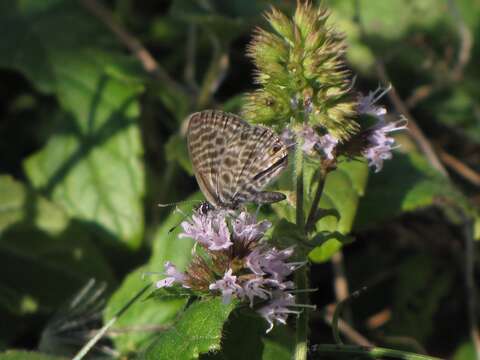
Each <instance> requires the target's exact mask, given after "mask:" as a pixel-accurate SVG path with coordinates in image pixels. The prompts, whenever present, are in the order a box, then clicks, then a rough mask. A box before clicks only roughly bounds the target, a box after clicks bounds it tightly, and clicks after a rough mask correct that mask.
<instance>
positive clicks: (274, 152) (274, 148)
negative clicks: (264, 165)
mask: <svg viewBox="0 0 480 360" xmlns="http://www.w3.org/2000/svg"><path fill="white" fill-rule="evenodd" d="M281 148H282V147H281V146H280V145H278V144H275V145H273V148H272V151H271V153H272V155H273V154H276V153H277V152H279V151H280V149H281Z"/></svg>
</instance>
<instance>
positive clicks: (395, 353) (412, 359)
mask: <svg viewBox="0 0 480 360" xmlns="http://www.w3.org/2000/svg"><path fill="white" fill-rule="evenodd" d="M315 354H316V355H318V358H320V356H321V355H333V354H340V355H341V354H343V355H346V354H349V355H350V356H352V357H353V356H354V355H357V356H366V357H369V358H371V359H379V358H382V359H383V358H384V357H388V358H392V359H403V360H440V359H439V358H436V357H432V356H427V355H420V354H414V353H409V352H406V351H400V350H393V349H385V348H379V347H361V346H351V345H330V344H325V345H323V344H322V345H318V346H317V347H316V352H315Z"/></svg>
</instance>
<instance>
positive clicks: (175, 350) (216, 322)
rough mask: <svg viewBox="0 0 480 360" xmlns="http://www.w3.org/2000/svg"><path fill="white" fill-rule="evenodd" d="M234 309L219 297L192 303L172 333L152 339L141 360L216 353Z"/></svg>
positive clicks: (170, 331)
mask: <svg viewBox="0 0 480 360" xmlns="http://www.w3.org/2000/svg"><path fill="white" fill-rule="evenodd" d="M234 308H235V304H234V302H232V303H230V304H228V305H225V304H223V303H222V300H221V299H220V298H218V297H217V298H212V299H209V300H201V301H197V302H195V303H194V304H193V305H191V306H190V307H189V308H188V309H187V310H186V311H185V312H184V313H183V314H182V316H181V318H180V319H179V321H178V322H177V323H176V324H175V325H173V327H172V328H171V329H169V330H168V331H165V332H164V333H162V334H160V335H159V336H158V337H157V339H155V341H154V342H153V343H152V344H151V345H150V346H149V347H148V348H147V349H146V350H145V351H144V353H143V354H142V356H141V358H142V359H146V360H150V359H152V360H153V359H179V360H180V359H182V360H189V359H198V356H199V355H200V354H203V353H207V352H210V351H216V350H219V349H220V340H221V338H222V329H223V324H224V322H225V321H226V320H227V318H228V316H229V315H230V312H231V311H232V310H233V309H234Z"/></svg>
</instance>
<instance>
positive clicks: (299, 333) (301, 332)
mask: <svg viewBox="0 0 480 360" xmlns="http://www.w3.org/2000/svg"><path fill="white" fill-rule="evenodd" d="M294 181H295V187H296V192H297V204H296V223H297V226H298V229H299V230H300V232H301V233H302V234H304V233H305V217H304V214H303V150H302V139H301V138H300V137H299V138H298V139H297V146H296V150H295V178H294ZM302 255H303V253H302ZM295 282H296V287H297V289H307V288H308V268H307V266H303V267H301V268H300V269H298V270H297V271H296V273H295ZM296 302H297V303H298V304H308V302H309V301H308V293H307V292H301V293H298V294H297V298H296ZM308 311H309V310H308V309H307V308H305V309H304V310H303V311H302V312H301V313H300V315H299V316H298V318H297V328H296V337H295V355H294V359H295V360H306V359H307V352H308V315H309V314H308Z"/></svg>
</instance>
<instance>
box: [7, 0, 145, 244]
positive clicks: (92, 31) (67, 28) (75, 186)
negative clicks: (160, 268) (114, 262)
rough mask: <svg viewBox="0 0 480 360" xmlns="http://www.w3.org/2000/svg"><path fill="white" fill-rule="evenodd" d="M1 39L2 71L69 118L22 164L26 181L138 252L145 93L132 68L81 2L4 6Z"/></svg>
mask: <svg viewBox="0 0 480 360" xmlns="http://www.w3.org/2000/svg"><path fill="white" fill-rule="evenodd" d="M54 29H61V31H57V30H54ZM0 31H2V33H4V34H8V36H5V37H4V38H3V40H2V42H1V43H0V51H1V52H2V53H3V54H4V56H2V57H1V58H0V67H5V68H10V69H16V70H18V71H20V72H21V73H22V74H24V75H25V76H26V77H27V78H28V79H29V80H30V81H31V82H32V83H33V85H34V86H35V87H36V88H37V89H38V90H40V91H42V92H46V93H49V94H54V95H56V96H57V98H58V100H59V102H60V104H61V106H62V107H63V108H64V109H65V110H66V111H67V112H69V113H70V115H69V116H65V115H63V119H62V121H63V123H64V124H63V125H64V127H63V128H62V129H58V133H56V134H55V135H54V136H52V137H51V139H50V141H49V142H48V144H47V145H46V146H45V147H44V148H43V149H42V150H40V151H39V152H38V153H36V154H34V155H33V156H31V157H30V158H28V160H27V161H26V162H25V163H24V166H25V171H26V173H27V175H28V178H29V179H30V181H31V182H32V184H33V185H34V186H35V187H36V188H38V189H41V190H42V191H43V192H44V193H45V194H47V195H48V196H50V197H51V198H53V199H54V200H55V201H56V202H58V203H59V204H62V205H63V206H64V208H65V209H66V210H67V212H68V213H69V214H70V215H72V216H74V217H76V218H79V219H81V220H84V221H87V222H91V223H92V224H93V225H96V226H97V227H98V228H99V230H101V231H104V232H107V233H110V234H113V235H114V236H115V237H117V238H118V239H120V241H122V242H123V243H125V244H127V245H128V246H130V247H138V245H139V244H140V241H141V238H142V236H143V210H142V209H143V207H142V202H141V198H142V196H143V192H144V180H143V169H142V168H141V163H140V159H139V157H140V156H141V155H142V146H141V142H140V134H139V131H138V127H137V124H136V119H137V117H138V115H139V104H138V101H137V97H138V96H139V94H140V93H141V92H142V91H143V87H142V85H141V84H140V83H139V80H138V77H136V76H134V75H132V67H131V65H129V64H131V63H129V62H128V61H127V60H126V58H125V57H124V56H123V55H122V53H121V52H120V51H115V50H113V49H115V41H114V39H113V38H111V36H110V35H109V33H108V31H106V29H105V28H104V27H103V26H102V24H100V23H98V22H97V21H95V20H94V18H93V17H92V16H90V15H89V14H88V13H86V11H85V10H84V9H83V8H82V7H80V5H79V3H78V2H76V1H62V0H49V1H42V2H41V4H39V2H38V1H35V0H26V1H14V0H9V1H4V2H2V4H1V5H0ZM105 49H112V50H110V51H106V50H105Z"/></svg>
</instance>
